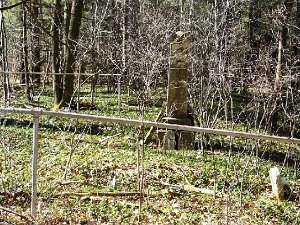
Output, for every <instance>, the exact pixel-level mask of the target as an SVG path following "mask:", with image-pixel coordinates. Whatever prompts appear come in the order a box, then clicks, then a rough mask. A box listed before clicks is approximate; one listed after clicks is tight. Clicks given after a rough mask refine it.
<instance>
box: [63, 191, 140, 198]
mask: <svg viewBox="0 0 300 225" xmlns="http://www.w3.org/2000/svg"><path fill="white" fill-rule="evenodd" d="M137 195H140V192H99V193H76V192H63V193H60V194H58V196H64V197H68V196H75V197H103V196H110V197H129V196H137Z"/></svg>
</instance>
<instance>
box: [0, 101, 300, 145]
mask: <svg viewBox="0 0 300 225" xmlns="http://www.w3.org/2000/svg"><path fill="white" fill-rule="evenodd" d="M0 112H6V113H21V114H31V115H39V116H42V115H45V116H57V117H67V118H74V119H86V120H95V121H102V122H111V123H120V124H128V125H134V126H148V127H156V128H163V129H170V130H181V131H189V132H196V133H207V134H215V135H221V136H231V137H243V138H249V139H258V140H267V141H276V142H282V143H289V144H300V139H297V138H292V137H281V136H274V135H265V134H253V133H247V132H240V131H230V130H222V129H213V128H205V127H192V126H185V125H177V124H168V123H159V122H151V121H142V120H132V119H124V118H117V117H107V116H98V115H87V114H79V113H70V112H58V111H48V110H42V109H17V108H2V107H0Z"/></svg>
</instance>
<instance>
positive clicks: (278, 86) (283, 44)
mask: <svg viewBox="0 0 300 225" xmlns="http://www.w3.org/2000/svg"><path fill="white" fill-rule="evenodd" d="M292 8H293V1H292V0H285V1H284V2H283V12H282V13H283V15H284V17H283V18H284V19H282V18H280V19H279V24H280V27H279V31H278V49H277V51H278V55H277V65H276V71H275V81H274V91H273V93H272V96H271V98H272V99H271V102H272V103H273V105H272V111H271V114H270V119H269V122H268V128H269V130H270V131H271V132H274V131H277V129H278V121H279V111H280V108H281V101H282V99H281V96H282V92H283V90H282V74H283V71H284V69H283V65H284V61H285V58H284V50H285V49H286V48H287V47H288V38H289V34H288V25H287V24H288V21H289V19H290V16H291V14H290V12H291V11H292Z"/></svg>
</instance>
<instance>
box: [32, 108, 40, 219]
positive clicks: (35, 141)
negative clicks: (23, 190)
mask: <svg viewBox="0 0 300 225" xmlns="http://www.w3.org/2000/svg"><path fill="white" fill-rule="evenodd" d="M38 132H39V112H34V113H33V142H32V189H31V215H32V216H33V217H35V216H36V203H37V159H38V136H39V134H38Z"/></svg>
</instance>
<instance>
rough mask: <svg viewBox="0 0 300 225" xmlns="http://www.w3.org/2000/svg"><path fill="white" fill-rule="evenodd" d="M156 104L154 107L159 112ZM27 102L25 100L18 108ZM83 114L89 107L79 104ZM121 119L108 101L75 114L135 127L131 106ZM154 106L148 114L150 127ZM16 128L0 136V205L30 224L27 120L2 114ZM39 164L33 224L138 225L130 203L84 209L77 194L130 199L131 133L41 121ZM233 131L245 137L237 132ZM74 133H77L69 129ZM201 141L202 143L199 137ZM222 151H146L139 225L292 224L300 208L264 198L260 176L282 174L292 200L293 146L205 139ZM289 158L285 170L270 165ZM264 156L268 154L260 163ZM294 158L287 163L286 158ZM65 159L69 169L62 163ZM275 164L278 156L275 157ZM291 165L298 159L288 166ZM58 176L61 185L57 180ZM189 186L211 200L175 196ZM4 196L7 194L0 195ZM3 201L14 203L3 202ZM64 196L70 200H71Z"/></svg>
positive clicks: (134, 177) (46, 102) (134, 139)
mask: <svg viewBox="0 0 300 225" xmlns="http://www.w3.org/2000/svg"><path fill="white" fill-rule="evenodd" d="M159 99H160V98H158V97H157V99H154V100H153V102H159ZM23 101H24V102H25V100H24V99H23ZM81 101H82V103H85V104H86V105H88V101H89V99H88V97H87V96H84V94H83V96H82V98H81ZM122 102H123V103H124V104H123V105H122V110H121V115H119V113H118V107H117V101H116V96H114V95H112V94H109V93H106V92H99V93H97V96H96V98H95V108H91V109H85V110H83V111H80V113H88V114H97V115H106V116H121V117H126V118H132V119H138V118H139V117H140V112H139V110H138V107H136V106H137V102H136V101H135V98H134V97H128V96H126V95H125V94H124V95H123V96H122ZM39 104H40V105H41V106H43V107H45V108H48V109H50V108H51V107H52V97H51V96H50V95H42V96H41V97H40V103H39ZM160 106H161V105H160V104H158V105H155V104H154V105H153V104H152V105H151V107H149V108H148V109H147V110H146V114H145V117H146V119H147V120H153V119H154V118H155V116H156V114H157V113H158V112H159V110H160ZM2 116H4V117H5V118H14V119H16V121H17V122H19V125H16V124H7V125H6V126H4V125H2V126H1V127H0V152H1V154H0V205H2V206H3V207H7V208H10V209H12V210H14V211H16V212H19V213H21V214H24V215H29V209H30V190H31V183H30V181H31V143H32V132H33V131H32V128H31V125H30V124H26V123H20V122H21V121H23V122H24V121H31V119H32V118H31V116H24V115H22V116H21V115H17V114H5V115H2V114H1V117H2ZM40 125H41V128H40V133H39V135H40V138H39V161H38V163H39V164H38V181H39V183H38V184H39V185H38V201H39V202H38V217H37V218H36V220H37V222H38V223H39V224H138V219H139V215H140V214H139V198H138V197H136V196H135V197H120V196H119V197H108V196H103V197H99V198H96V199H84V198H82V197H80V196H76V195H74V194H75V193H106V192H109V193H110V192H115V193H117V192H136V191H137V190H138V171H137V151H138V150H140V151H141V148H142V146H140V144H139V133H140V130H139V128H136V127H133V126H125V125H117V124H112V123H105V124H103V126H101V132H100V133H101V134H97V132H92V134H91V133H89V132H83V131H84V130H87V128H90V127H97V125H99V124H97V123H95V122H91V121H86V120H72V119H66V118H56V117H49V116H43V117H41V120H40ZM237 127H238V128H239V129H241V130H242V129H244V127H243V126H242V124H238V125H237ZM71 128H76V129H71ZM199 137H200V136H199ZM211 139H212V141H219V142H220V143H221V145H220V146H218V147H217V145H212V147H211V148H209V149H204V150H198V151H185V150H181V151H176V150H163V149H160V148H156V147H155V146H154V145H153V146H144V147H145V151H144V159H143V165H144V170H143V175H144V193H145V194H146V195H145V198H144V200H143V202H142V208H141V218H140V219H141V223H142V224H226V223H228V224H299V223H300V219H299V218H300V217H299V216H300V215H299V214H300V213H299V212H300V211H299V200H294V201H282V202H277V200H275V199H273V198H272V195H271V187H270V184H269V178H268V170H269V168H271V167H272V166H275V165H277V166H280V167H281V168H282V173H283V175H284V176H285V177H286V178H287V179H288V180H289V182H290V184H291V186H292V188H293V190H294V191H295V192H296V193H297V192H298V193H299V191H300V190H299V184H298V180H299V179H300V175H299V173H296V172H297V170H298V168H297V167H296V168H294V164H292V162H293V161H292V160H291V159H292V157H294V155H299V150H300V149H299V146H293V145H290V146H289V145H286V144H278V143H271V142H267V141H259V142H258V141H253V140H246V139H242V138H233V139H232V140H231V145H230V139H229V138H227V137H219V136H211ZM287 151H289V152H290V154H289V155H288V157H287V160H286V163H285V164H283V160H282V159H281V161H276V160H275V158H274V157H272V156H273V155H276V156H277V155H278V153H282V154H284V156H286V152H287ZM262 152H266V153H268V157H264V155H263V154H262ZM292 153H293V154H292ZM70 154H72V155H71V161H70V163H69V164H68V159H69V157H70ZM279 156H280V157H282V155H279ZM296 159H298V158H296ZM64 175H66V176H65V177H64ZM165 183H168V184H170V185H183V184H187V183H190V184H192V185H193V186H195V187H199V188H208V189H211V190H216V195H215V196H214V195H207V194H200V193H196V192H188V191H185V190H182V189H180V188H179V189H178V188H177V189H176V188H175V187H170V186H166V185H165ZM5 193H6V194H5ZM8 193H10V194H12V195H13V196H15V197H13V196H9V195H8ZM63 193H71V194H70V195H69V196H67V195H63ZM1 221H7V222H9V223H12V224H26V222H25V221H22V219H21V218H19V217H18V216H14V215H13V214H9V213H6V212H4V211H1V210H0V223H1Z"/></svg>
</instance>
